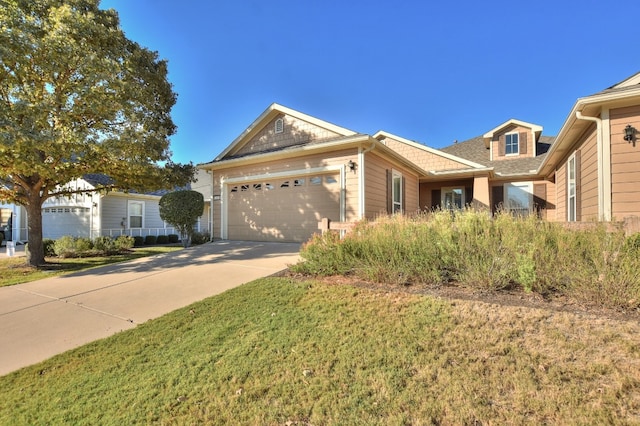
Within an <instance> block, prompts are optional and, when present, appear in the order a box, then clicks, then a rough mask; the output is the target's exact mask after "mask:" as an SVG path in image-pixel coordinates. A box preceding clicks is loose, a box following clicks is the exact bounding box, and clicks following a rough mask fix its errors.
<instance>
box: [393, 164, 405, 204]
mask: <svg viewBox="0 0 640 426" xmlns="http://www.w3.org/2000/svg"><path fill="white" fill-rule="evenodd" d="M392 180H393V185H391V188H392V195H391V199H392V200H393V213H401V212H402V197H403V196H404V194H403V193H402V175H401V174H400V173H398V172H395V171H394V172H393V178H392Z"/></svg>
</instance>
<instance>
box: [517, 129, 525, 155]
mask: <svg viewBox="0 0 640 426" xmlns="http://www.w3.org/2000/svg"><path fill="white" fill-rule="evenodd" d="M518 143H519V145H520V146H519V147H518V148H519V153H520V155H522V154H526V153H527V132H522V133H519V134H518Z"/></svg>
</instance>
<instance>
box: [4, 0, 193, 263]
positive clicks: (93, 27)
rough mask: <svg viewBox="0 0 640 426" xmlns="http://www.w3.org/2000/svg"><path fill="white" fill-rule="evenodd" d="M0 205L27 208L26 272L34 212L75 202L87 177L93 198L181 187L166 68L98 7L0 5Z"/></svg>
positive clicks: (35, 238) (35, 242) (36, 224)
mask: <svg viewBox="0 0 640 426" xmlns="http://www.w3.org/2000/svg"><path fill="white" fill-rule="evenodd" d="M1 4H2V5H1V6H0V103H1V104H2V105H1V106H0V200H5V201H8V202H13V203H16V204H19V205H22V206H24V207H25V208H26V211H27V219H28V230H29V239H28V241H29V254H30V255H29V257H28V259H27V261H28V263H29V264H31V265H33V266H39V265H41V264H44V250H43V246H42V203H43V202H44V201H45V200H47V199H48V198H50V197H56V196H70V195H72V194H74V193H75V191H74V190H73V189H72V188H69V187H66V186H65V184H66V183H68V182H70V181H72V180H74V179H76V178H79V177H82V176H83V175H84V174H87V173H102V174H105V175H107V176H109V177H110V181H109V182H110V183H108V184H105V185H104V186H101V187H99V188H98V189H99V190H101V191H109V190H120V191H130V190H136V191H148V190H156V189H162V188H166V189H170V188H175V187H176V186H182V185H185V184H186V183H188V182H189V181H190V180H192V178H193V174H194V167H193V165H192V164H191V163H189V164H186V165H181V164H176V163H173V162H172V161H171V151H170V150H169V137H170V136H171V135H172V134H174V133H175V130H176V126H175V125H174V123H173V121H172V119H171V116H170V111H171V108H172V107H173V105H174V104H175V102H176V95H175V93H174V92H173V88H172V85H171V84H170V83H169V82H168V80H167V62H166V61H165V60H160V59H158V54H157V52H153V51H150V50H148V49H146V48H144V47H141V46H140V45H138V44H137V43H135V42H133V41H131V40H129V39H127V38H126V37H125V35H124V33H123V31H122V29H121V28H120V24H119V19H118V15H117V13H116V12H115V11H114V10H101V9H99V0H2V2H1Z"/></svg>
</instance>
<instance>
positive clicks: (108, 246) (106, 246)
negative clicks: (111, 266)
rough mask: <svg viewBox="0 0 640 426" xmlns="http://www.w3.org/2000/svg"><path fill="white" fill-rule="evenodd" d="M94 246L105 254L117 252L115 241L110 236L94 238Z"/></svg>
mask: <svg viewBox="0 0 640 426" xmlns="http://www.w3.org/2000/svg"><path fill="white" fill-rule="evenodd" d="M93 248H94V249H95V250H96V251H98V252H100V253H103V254H106V255H109V254H113V253H115V252H117V251H118V250H117V249H116V244H115V241H113V238H111V237H108V236H101V237H97V238H96V239H94V240H93Z"/></svg>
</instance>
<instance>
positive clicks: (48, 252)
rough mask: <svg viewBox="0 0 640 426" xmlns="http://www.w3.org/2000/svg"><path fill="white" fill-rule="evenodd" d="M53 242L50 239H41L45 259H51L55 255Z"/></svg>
mask: <svg viewBox="0 0 640 426" xmlns="http://www.w3.org/2000/svg"><path fill="white" fill-rule="evenodd" d="M55 243H56V242H55V241H54V240H52V239H51V238H43V239H42V246H43V248H44V255H45V256H47V257H53V256H55V255H56V252H55Z"/></svg>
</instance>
